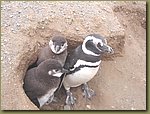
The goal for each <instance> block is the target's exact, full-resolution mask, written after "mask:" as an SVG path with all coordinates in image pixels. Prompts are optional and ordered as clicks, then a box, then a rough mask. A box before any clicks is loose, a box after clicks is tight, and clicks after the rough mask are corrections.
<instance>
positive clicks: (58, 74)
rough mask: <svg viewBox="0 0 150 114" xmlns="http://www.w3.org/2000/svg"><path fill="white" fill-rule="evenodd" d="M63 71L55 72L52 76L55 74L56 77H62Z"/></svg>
mask: <svg viewBox="0 0 150 114" xmlns="http://www.w3.org/2000/svg"><path fill="white" fill-rule="evenodd" d="M62 74H63V73H62V72H60V73H55V74H52V76H54V77H61V75H62Z"/></svg>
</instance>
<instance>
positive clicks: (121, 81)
mask: <svg viewBox="0 0 150 114" xmlns="http://www.w3.org/2000/svg"><path fill="white" fill-rule="evenodd" d="M11 4H17V3H16V2H11V3H10V2H3V3H2V6H1V7H2V21H1V28H2V33H1V34H2V39H1V45H2V49H1V53H2V55H1V63H2V80H1V81H2V95H1V99H2V104H1V105H2V108H3V109H17V107H15V105H14V104H13V103H12V106H11V107H7V106H8V105H6V104H7V103H6V102H5V101H7V100H8V101H11V98H9V94H7V93H8V92H10V91H11V92H10V93H11V94H16V93H17V91H14V90H10V91H9V90H8V89H7V88H9V85H11V83H12V80H15V79H16V77H17V76H16V77H15V78H14V79H11V78H10V77H9V75H11V74H8V73H11V72H12V71H13V72H15V71H14V69H13V66H15V64H16V63H17V61H18V60H17V59H15V56H16V54H17V53H18V52H20V50H22V48H21V49H20V48H17V49H16V48H15V45H23V44H22V43H21V42H22V41H27V42H28V41H29V42H30V41H32V40H34V39H26V37H25V38H19V36H20V34H18V31H20V30H22V29H23V30H25V29H28V28H29V27H33V28H34V27H35V25H36V23H37V22H36V21H34V20H38V22H39V21H41V18H42V15H43V14H42V13H44V10H43V9H42V8H41V9H40V10H39V6H40V3H38V2H36V3H33V4H32V7H30V8H31V9H34V10H33V12H31V11H30V12H28V8H29V6H30V4H28V3H26V2H23V4H22V3H21V4H20V7H23V8H24V10H19V8H18V9H17V8H13V6H11ZM34 4H35V6H34ZM37 4H38V5H37ZM44 4H46V3H44ZM92 4H96V5H97V4H98V5H99V6H100V5H101V4H100V3H99V2H93V3H92ZM103 4H107V5H108V6H109V7H106V9H105V10H106V11H109V10H108V9H109V8H111V9H112V10H113V13H114V15H115V17H116V18H117V19H118V20H119V22H120V24H121V26H122V27H123V29H124V30H125V31H124V32H125V45H124V53H123V56H122V57H116V58H115V59H114V60H113V61H103V62H102V64H101V69H100V70H99V72H98V74H97V75H96V76H95V77H94V78H93V79H92V80H91V81H90V82H89V86H90V87H91V88H92V89H93V90H94V91H95V92H96V96H94V97H93V99H92V100H91V101H86V100H85V99H84V98H83V97H82V92H81V88H80V87H78V88H73V89H72V92H73V94H74V96H75V97H77V103H76V105H75V106H74V109H75V110H145V109H146V5H145V2H108V3H107V2H103ZM72 5H73V2H72ZM14 6H15V5H14ZM66 6H67V4H66ZM79 6H80V5H75V6H72V7H76V8H81V7H79ZM81 6H82V5H81ZM43 7H44V6H43ZM51 7H52V8H53V7H57V4H55V3H51ZM59 8H62V9H64V8H65V5H63V6H62V7H60V6H59ZM107 8H108V9H107ZM12 9H13V10H12ZM37 9H38V10H37ZM84 11H86V10H85V9H84V10H83V12H82V14H81V15H83V16H84V15H85V14H84V13H86V12H84ZM89 11H90V10H89ZM12 12H17V14H15V13H12ZM35 12H36V13H38V14H39V16H38V17H36V15H34V13H35ZM53 12H57V11H53V10H51V17H53V18H52V19H53V20H51V21H55V20H57V18H55V15H54V13H53ZM20 13H21V16H18V14H20ZM108 13H109V12H108ZM26 14H27V15H28V16H27V17H26V16H25V15H26ZM67 18H69V19H67V23H72V22H71V21H70V17H68V15H67ZM110 18H111V17H110ZM10 19H11V21H10ZM16 20H17V21H16ZM108 20H109V19H108ZM57 21H58V20H57ZM88 21H90V19H89V20H83V24H84V23H87V22H88ZM63 23H65V22H62V24H63ZM95 23H96V21H95ZM76 24H78V23H73V25H71V26H72V27H74V29H75V31H76V32H77V33H79V36H82V32H83V31H84V30H81V29H85V28H83V27H80V26H76ZM52 26H54V25H52ZM8 28H9V29H8ZM91 28H92V27H91ZM58 29H60V31H61V32H62V33H63V32H65V30H64V31H63V30H61V26H58ZM70 29H71V30H72V28H70ZM71 30H70V31H71ZM94 30H96V29H93V31H92V30H91V29H90V28H89V31H88V32H87V33H90V32H94ZM72 31H73V30H72ZM78 31H82V32H78ZM103 31H104V32H103ZM31 33H32V32H31ZM77 33H76V34H77ZM10 34H11V36H10ZM16 34H17V35H16ZM66 34H67V33H66ZM102 34H104V35H105V34H107V32H105V30H102ZM18 39H19V40H18ZM14 42H15V43H14ZM27 46H28V45H27ZM20 47H21V46H20ZM29 47H30V46H29ZM12 48H13V49H12ZM8 82H9V83H8ZM14 86H15V87H16V88H17V85H16V84H14ZM63 92H64V91H63V90H62V93H63ZM6 94H7V95H6ZM18 97H19V96H18ZM58 97H60V95H58ZM6 98H8V99H6ZM64 98H65V96H62V97H61V101H60V103H59V105H60V106H56V105H58V104H55V103H54V104H51V105H50V106H45V107H43V109H45V110H49V109H62V107H63V101H64ZM17 101H18V100H16V101H15V103H17ZM10 103H11V102H10ZM13 105H14V106H13ZM51 106H52V107H53V108H51ZM29 109H30V108H29Z"/></svg>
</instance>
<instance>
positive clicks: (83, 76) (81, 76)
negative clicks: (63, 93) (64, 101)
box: [63, 66, 99, 89]
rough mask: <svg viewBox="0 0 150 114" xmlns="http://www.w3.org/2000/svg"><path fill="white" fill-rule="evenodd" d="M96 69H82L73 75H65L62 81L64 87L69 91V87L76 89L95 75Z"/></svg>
mask: <svg viewBox="0 0 150 114" xmlns="http://www.w3.org/2000/svg"><path fill="white" fill-rule="evenodd" d="M98 69H99V66H98V67H95V68H94V67H84V68H81V69H80V70H79V71H77V72H75V73H74V74H70V75H67V76H66V77H65V79H64V83H63V84H64V87H65V88H66V89H69V88H70V87H77V86H79V85H81V84H83V83H86V82H88V81H90V80H91V79H92V78H93V77H94V76H95V75H96V73H97V71H98Z"/></svg>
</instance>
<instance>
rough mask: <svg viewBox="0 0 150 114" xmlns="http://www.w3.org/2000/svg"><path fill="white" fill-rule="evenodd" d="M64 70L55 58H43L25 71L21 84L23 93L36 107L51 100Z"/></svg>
mask: <svg viewBox="0 0 150 114" xmlns="http://www.w3.org/2000/svg"><path fill="white" fill-rule="evenodd" d="M64 72H66V70H64V69H63V67H62V65H61V64H60V63H59V62H58V61H57V60H54V59H47V60H45V61H44V62H42V63H41V64H40V65H39V66H38V67H35V68H32V69H30V70H28V71H27V72H26V75H25V78H24V85H23V88H24V91H25V93H26V94H27V96H28V97H29V99H30V100H31V101H32V102H33V103H34V104H35V105H36V106H37V107H42V106H43V105H44V104H45V103H46V102H49V103H50V102H52V100H53V97H54V92H55V91H56V90H57V88H58V87H59V84H60V81H61V76H62V74H63V73H64Z"/></svg>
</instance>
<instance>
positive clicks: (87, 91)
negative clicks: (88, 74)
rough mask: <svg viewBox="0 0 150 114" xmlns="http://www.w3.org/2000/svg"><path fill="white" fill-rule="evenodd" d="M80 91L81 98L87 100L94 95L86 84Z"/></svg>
mask: <svg viewBox="0 0 150 114" xmlns="http://www.w3.org/2000/svg"><path fill="white" fill-rule="evenodd" d="M82 90H83V96H84V97H86V98H88V99H91V98H92V96H94V95H96V94H95V92H94V91H93V90H92V89H90V88H89V87H88V85H87V83H85V84H83V86H82Z"/></svg>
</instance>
